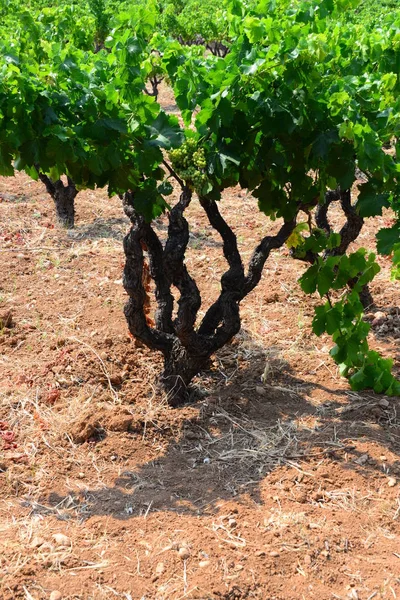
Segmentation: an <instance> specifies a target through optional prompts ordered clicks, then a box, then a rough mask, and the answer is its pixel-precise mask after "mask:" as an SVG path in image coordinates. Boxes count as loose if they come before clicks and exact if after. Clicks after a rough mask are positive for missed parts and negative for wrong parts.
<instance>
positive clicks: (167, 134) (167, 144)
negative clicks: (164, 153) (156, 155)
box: [146, 112, 184, 150]
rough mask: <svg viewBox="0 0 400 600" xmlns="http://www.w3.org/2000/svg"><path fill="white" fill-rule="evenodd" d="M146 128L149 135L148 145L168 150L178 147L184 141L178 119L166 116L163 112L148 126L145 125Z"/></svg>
mask: <svg viewBox="0 0 400 600" xmlns="http://www.w3.org/2000/svg"><path fill="white" fill-rule="evenodd" d="M146 129H147V130H148V132H149V134H150V136H151V141H150V142H149V145H154V146H158V147H159V148H165V149H166V150H170V149H171V148H178V147H179V146H180V145H181V144H182V143H183V141H184V135H183V132H182V130H181V129H180V127H179V122H178V119H177V118H176V117H171V116H168V115H166V114H165V113H164V112H160V114H159V115H158V117H157V118H156V120H155V121H153V123H152V124H151V125H150V126H146Z"/></svg>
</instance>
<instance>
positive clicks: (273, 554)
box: [269, 550, 279, 558]
mask: <svg viewBox="0 0 400 600" xmlns="http://www.w3.org/2000/svg"><path fill="white" fill-rule="evenodd" d="M269 555H270V556H273V557H274V558H276V557H277V556H279V552H277V551H276V550H272V552H270V553H269Z"/></svg>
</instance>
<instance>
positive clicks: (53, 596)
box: [49, 590, 62, 600]
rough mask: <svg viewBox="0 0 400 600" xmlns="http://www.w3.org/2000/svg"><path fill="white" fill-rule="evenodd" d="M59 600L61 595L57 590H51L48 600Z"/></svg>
mask: <svg viewBox="0 0 400 600" xmlns="http://www.w3.org/2000/svg"><path fill="white" fill-rule="evenodd" d="M61 598H62V593H61V592H59V591H58V590H53V591H52V592H51V594H50V598H49V600H61Z"/></svg>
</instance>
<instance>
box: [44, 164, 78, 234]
mask: <svg viewBox="0 0 400 600" xmlns="http://www.w3.org/2000/svg"><path fill="white" fill-rule="evenodd" d="M39 179H40V181H42V182H43V183H44V184H45V186H46V190H47V192H48V193H49V194H50V196H51V197H52V198H53V200H54V205H55V208H56V217H57V221H58V223H59V224H60V225H62V226H63V227H66V228H67V229H73V227H74V225H75V197H76V195H77V194H78V190H77V189H76V186H75V184H74V182H73V181H72V179H71V178H70V177H67V182H68V183H67V185H65V184H64V183H63V182H62V181H61V179H57V181H53V180H52V179H50V177H48V176H47V175H45V174H44V173H41V172H40V171H39Z"/></svg>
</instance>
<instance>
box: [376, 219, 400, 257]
mask: <svg viewBox="0 0 400 600" xmlns="http://www.w3.org/2000/svg"><path fill="white" fill-rule="evenodd" d="M376 239H377V250H378V252H379V254H384V255H389V254H391V253H392V251H393V247H394V246H395V244H398V243H400V222H399V223H396V225H394V226H393V227H390V228H389V227H388V228H384V229H381V230H380V231H378V233H377V235H376Z"/></svg>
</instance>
